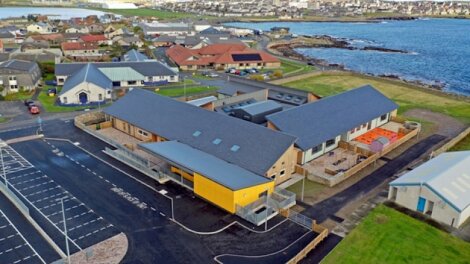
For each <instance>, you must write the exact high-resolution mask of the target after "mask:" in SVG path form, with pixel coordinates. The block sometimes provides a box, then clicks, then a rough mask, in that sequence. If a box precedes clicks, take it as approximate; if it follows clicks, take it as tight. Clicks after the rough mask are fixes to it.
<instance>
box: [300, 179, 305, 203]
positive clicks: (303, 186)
mask: <svg viewBox="0 0 470 264" xmlns="http://www.w3.org/2000/svg"><path fill="white" fill-rule="evenodd" d="M304 190H305V175H304V177H303V179H302V197H300V201H302V202H303V201H304Z"/></svg>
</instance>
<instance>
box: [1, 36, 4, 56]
mask: <svg viewBox="0 0 470 264" xmlns="http://www.w3.org/2000/svg"><path fill="white" fill-rule="evenodd" d="M3 51H4V49H3V41H2V40H1V39H0V53H3Z"/></svg>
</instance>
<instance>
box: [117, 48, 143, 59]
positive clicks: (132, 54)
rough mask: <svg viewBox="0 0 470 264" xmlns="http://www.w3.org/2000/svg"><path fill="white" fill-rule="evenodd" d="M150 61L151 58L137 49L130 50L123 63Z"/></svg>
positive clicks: (124, 56)
mask: <svg viewBox="0 0 470 264" xmlns="http://www.w3.org/2000/svg"><path fill="white" fill-rule="evenodd" d="M148 60H150V58H149V57H147V56H146V55H144V54H142V53H140V52H138V51H137V50H135V49H131V50H129V51H128V52H126V54H124V55H123V56H122V58H121V61H148Z"/></svg>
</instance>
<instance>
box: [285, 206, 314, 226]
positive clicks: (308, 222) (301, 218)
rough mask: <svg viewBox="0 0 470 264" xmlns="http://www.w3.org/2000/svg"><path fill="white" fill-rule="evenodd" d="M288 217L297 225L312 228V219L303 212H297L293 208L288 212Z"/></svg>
mask: <svg viewBox="0 0 470 264" xmlns="http://www.w3.org/2000/svg"><path fill="white" fill-rule="evenodd" d="M289 219H290V220H292V221H294V222H296V223H297V224H299V225H302V226H304V227H306V228H308V229H312V228H313V219H312V218H309V217H307V216H305V215H303V214H299V213H297V212H295V211H293V210H291V211H290V212H289Z"/></svg>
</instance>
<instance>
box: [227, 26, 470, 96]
mask: <svg viewBox="0 0 470 264" xmlns="http://www.w3.org/2000/svg"><path fill="white" fill-rule="evenodd" d="M226 25H227V26H235V27H242V28H250V29H257V30H263V31H266V30H269V29H271V28H272V27H289V28H290V32H291V33H293V34H298V35H329V36H332V37H337V38H344V39H345V40H347V41H348V42H350V43H351V45H352V46H356V47H361V46H376V47H383V48H389V49H399V50H404V51H407V52H408V53H406V54H402V53H387V52H380V51H364V50H345V49H337V48H299V49H297V51H298V52H300V53H301V54H303V55H306V56H309V57H312V58H317V59H324V60H326V61H328V62H329V63H334V64H342V65H344V66H345V67H346V68H347V69H350V70H353V71H357V72H361V73H367V74H373V75H394V76H399V77H400V78H403V79H406V80H412V81H420V82H423V83H428V84H439V85H443V87H444V88H443V89H444V90H445V91H447V92H450V93H455V94H460V95H466V96H470V20H467V19H418V20H408V21H398V20H397V21H381V22H378V23H343V22H269V23H228V24H226Z"/></svg>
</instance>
